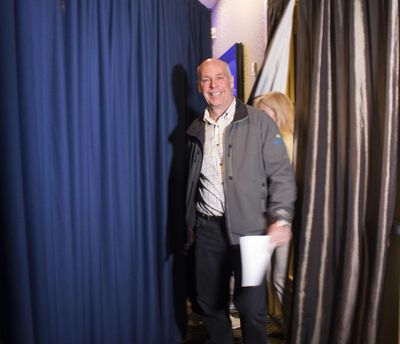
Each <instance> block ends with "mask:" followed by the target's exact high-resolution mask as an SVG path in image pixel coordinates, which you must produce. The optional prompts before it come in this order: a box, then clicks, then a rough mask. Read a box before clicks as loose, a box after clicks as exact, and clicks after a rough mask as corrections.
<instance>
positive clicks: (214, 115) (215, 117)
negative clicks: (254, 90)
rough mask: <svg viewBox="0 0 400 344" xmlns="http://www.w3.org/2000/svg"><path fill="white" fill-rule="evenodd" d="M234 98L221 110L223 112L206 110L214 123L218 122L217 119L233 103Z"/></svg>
mask: <svg viewBox="0 0 400 344" xmlns="http://www.w3.org/2000/svg"><path fill="white" fill-rule="evenodd" d="M233 100H234V98H232V99H231V101H230V102H229V104H228V106H227V107H226V108H223V110H221V109H215V108H214V109H212V108H210V107H209V108H208V111H209V113H210V116H211V118H212V119H213V120H214V121H215V122H216V121H218V118H220V117H221V116H222V115H223V114H224V113H225V112H226V111H227V110H228V109H229V107H230V106H231V104H232V102H233Z"/></svg>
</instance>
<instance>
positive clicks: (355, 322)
mask: <svg viewBox="0 0 400 344" xmlns="http://www.w3.org/2000/svg"><path fill="white" fill-rule="evenodd" d="M398 17H399V8H398V2H397V1H390V0H389V1H385V2H380V1H377V0H376V1H375V0H370V1H367V2H364V1H358V0H353V1H328V0H325V1H324V0H322V1H319V2H317V3H315V2H314V3H313V6H311V3H310V2H309V1H302V2H299V16H298V45H297V49H298V50H297V52H298V56H297V57H298V61H297V63H298V65H299V66H300V68H298V76H297V94H296V99H297V102H296V119H297V135H296V137H297V157H296V159H297V161H296V168H297V179H298V182H299V195H300V197H299V202H298V212H297V214H296V219H297V220H296V222H297V223H296V228H295V230H296V233H295V237H296V243H297V258H296V261H297V269H296V277H295V292H294V304H293V319H292V320H293V321H292V328H291V342H293V343H307V344H308V343H375V342H376V336H377V326H378V321H377V319H378V317H379V314H380V313H379V311H380V309H379V306H380V299H381V294H382V286H383V279H384V273H385V263H386V255H387V245H388V241H389V237H390V230H391V228H392V224H393V213H394V206H395V198H396V192H395V190H396V176H397V164H398V159H397V157H398V155H397V153H398V128H399V122H398V116H399V81H400V80H399V24H398Z"/></svg>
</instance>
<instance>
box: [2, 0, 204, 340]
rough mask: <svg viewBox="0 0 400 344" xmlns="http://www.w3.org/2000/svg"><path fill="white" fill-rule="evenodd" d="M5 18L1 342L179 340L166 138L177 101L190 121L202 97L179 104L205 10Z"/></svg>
mask: <svg viewBox="0 0 400 344" xmlns="http://www.w3.org/2000/svg"><path fill="white" fill-rule="evenodd" d="M0 13H1V14H0V17H1V18H0V19H1V24H0V26H1V30H0V44H1V46H0V48H1V51H2V53H1V54H0V55H1V56H0V59H1V66H0V70H1V73H0V90H1V95H2V96H1V102H0V109H1V116H0V137H1V138H0V144H1V146H0V148H1V149H0V152H1V153H0V154H1V161H2V172H1V175H0V177H1V179H0V187H1V192H0V202H1V203H0V204H1V210H0V211H1V212H0V221H1V222H0V224H1V231H0V277H1V282H0V284H1V285H0V288H1V289H0V317H1V324H0V335H1V338H2V340H3V341H4V342H6V343H9V342H10V343H160V342H163V343H176V342H179V341H180V333H179V331H178V325H179V324H178V323H177V322H178V320H179V319H177V318H176V314H175V313H176V311H175V306H176V305H175V303H174V297H175V295H174V291H173V288H174V278H173V274H172V270H173V256H172V255H171V252H170V251H169V250H168V247H167V238H168V232H167V231H168V230H169V229H168V228H167V221H168V216H169V215H168V208H169V204H168V203H169V202H171V201H173V199H172V200H171V199H169V197H168V194H169V191H170V190H169V187H170V186H169V184H168V181H169V178H170V174H171V162H172V160H173V158H174V154H175V152H174V147H173V145H172V144H171V142H169V136H170V135H171V134H172V132H173V131H174V130H176V128H177V127H178V124H179V123H178V116H177V112H178V109H177V106H176V103H177V101H179V102H181V103H184V104H185V105H184V109H183V110H182V111H181V116H185V117H189V114H188V113H189V110H188V111H187V114H185V113H183V112H185V111H186V110H187V109H188V108H189V106H190V108H191V110H190V111H195V110H194V109H196V108H197V107H198V106H199V105H200V104H201V100H200V97H197V95H193V96H192V98H190V99H188V98H189V97H188V95H187V94H185V93H177V94H176V96H175V97H174V90H173V86H174V85H173V71H174V69H175V68H176V66H180V68H181V70H182V74H183V75H185V76H186V78H187V80H188V81H187V83H188V87H193V88H194V84H195V78H194V75H195V74H194V73H195V72H194V70H195V67H194V66H196V65H197V64H198V63H200V61H202V60H203V59H204V58H206V57H209V56H210V55H211V45H210V39H209V26H210V13H209V11H208V10H207V9H206V8H205V7H203V6H202V5H200V4H199V3H197V1H194V0H193V1H192V0H186V1H178V0H173V1H170V0H169V1H165V0H151V1H141V0H136V1H134V0H131V1H129V0H122V1H111V0H108V1H100V2H99V1H93V0H86V1H78V0H72V1H61V2H60V1H56V2H54V1H47V0H43V1H40V2H36V1H9V0H6V1H4V2H2V4H1V5H0ZM193 36H194V37H196V39H197V42H196V45H194V44H193V43H192V42H191V41H190V40H191V39H192V37H193ZM199 109H200V108H199ZM187 120H189V119H187ZM184 121H185V119H184ZM184 130H185V125H183V126H180V127H179V129H178V132H179V133H180V135H181V136H183V135H184ZM177 159H178V160H179V159H180V160H182V159H183V157H179V156H178V157H177ZM181 278H184V276H181ZM3 338H4V339H3Z"/></svg>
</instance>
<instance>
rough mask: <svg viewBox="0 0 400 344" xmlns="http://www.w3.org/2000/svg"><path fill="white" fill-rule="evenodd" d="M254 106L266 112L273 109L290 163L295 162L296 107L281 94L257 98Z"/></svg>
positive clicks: (270, 94)
mask: <svg viewBox="0 0 400 344" xmlns="http://www.w3.org/2000/svg"><path fill="white" fill-rule="evenodd" d="M253 105H254V106H255V107H256V108H259V109H260V110H263V111H264V112H266V109H265V107H267V108H269V109H271V110H272V111H273V112H274V115H275V119H274V121H275V123H276V125H277V127H278V129H279V131H280V132H281V134H282V138H283V141H284V142H285V145H286V150H287V152H288V156H289V160H290V162H292V161H293V132H294V106H293V103H292V101H291V100H290V99H289V98H288V97H287V96H286V95H284V94H283V93H281V92H270V93H267V94H265V95H263V96H260V97H257V98H255V99H254V101H253Z"/></svg>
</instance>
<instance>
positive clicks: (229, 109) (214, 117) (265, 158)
mask: <svg viewBox="0 0 400 344" xmlns="http://www.w3.org/2000/svg"><path fill="white" fill-rule="evenodd" d="M233 85H234V80H233V77H232V75H231V73H230V70H229V66H228V65H227V64H226V63H225V62H223V61H221V60H218V59H208V60H205V61H204V62H203V63H201V64H200V66H199V67H198V89H199V91H200V92H201V93H202V95H203V96H204V98H205V100H206V102H207V104H208V107H207V109H206V110H205V111H204V117H203V118H198V119H196V120H195V121H194V122H193V123H192V124H191V126H190V127H189V129H188V132H187V134H188V148H189V174H188V187H187V199H186V222H187V226H188V233H189V240H188V241H189V242H191V241H194V244H195V245H194V249H195V279H196V299H197V303H198V306H199V307H200V308H201V311H202V314H201V315H202V318H203V322H204V325H205V328H206V331H207V334H208V336H209V343H215V344H224V343H233V336H232V330H231V324H230V320H229V307H228V305H229V279H230V276H231V274H232V273H233V274H234V276H235V291H234V303H235V306H236V308H237V310H238V311H239V314H240V320H241V328H242V334H243V341H244V343H247V344H250V343H251V344H257V343H260V344H261V343H263V344H264V343H266V339H267V338H266V332H265V328H266V300H265V284H264V283H265V282H263V284H262V285H260V286H256V287H241V262H240V248H239V245H238V244H239V238H240V237H241V236H244V235H260V234H265V233H268V234H269V235H271V241H272V242H273V243H274V244H276V245H278V246H279V245H283V244H284V243H286V242H288V241H289V240H290V238H291V229H290V223H291V220H292V217H293V208H294V201H295V183H294V178H293V173H292V168H291V166H290V163H289V160H288V157H287V153H286V148H285V145H284V143H283V140H282V138H281V136H280V134H279V131H278V129H277V127H276V125H275V124H274V122H273V121H272V120H271V119H270V118H269V117H268V116H265V114H264V113H263V112H262V111H260V110H257V109H255V108H253V107H250V106H247V105H245V104H244V103H242V102H241V101H240V100H239V99H236V98H235V97H234V96H233Z"/></svg>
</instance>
